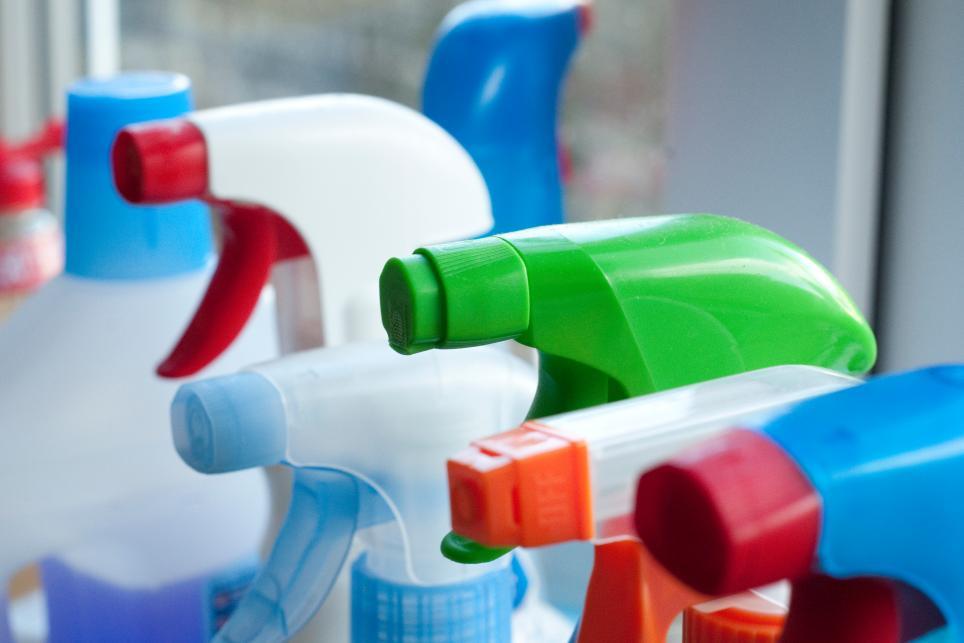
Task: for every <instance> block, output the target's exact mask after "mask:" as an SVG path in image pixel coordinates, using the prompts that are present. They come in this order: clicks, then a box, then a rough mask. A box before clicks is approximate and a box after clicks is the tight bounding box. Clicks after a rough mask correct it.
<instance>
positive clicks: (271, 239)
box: [157, 202, 308, 378]
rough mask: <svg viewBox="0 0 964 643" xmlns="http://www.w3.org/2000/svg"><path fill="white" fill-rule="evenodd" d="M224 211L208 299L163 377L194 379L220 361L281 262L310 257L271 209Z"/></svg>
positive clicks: (226, 207) (225, 207)
mask: <svg viewBox="0 0 964 643" xmlns="http://www.w3.org/2000/svg"><path fill="white" fill-rule="evenodd" d="M215 205H218V206H220V207H221V209H222V211H221V218H222V222H223V242H222V247H221V256H220V259H219V261H218V265H217V268H216V269H215V271H214V276H213V277H212V279H211V283H210V284H209V285H208V288H207V291H206V292H205V293H204V298H203V299H202V300H201V303H200V305H199V306H198V308H197V311H196V312H195V313H194V316H193V317H192V319H191V322H190V324H189V325H188V327H187V330H185V331H184V334H183V335H182V336H181V339H180V340H179V341H178V342H177V345H176V346H175V347H174V349H173V350H172V351H171V353H170V354H169V355H168V357H167V358H166V359H165V360H164V361H163V362H161V364H160V365H159V366H158V367H157V374H158V375H160V376H161V377H168V378H176V377H185V376H188V375H193V374H195V373H197V372H198V371H200V370H201V369H202V368H204V367H205V366H207V365H208V364H210V363H211V362H212V361H214V360H215V359H217V357H218V356H219V355H221V353H223V352H224V351H225V350H226V349H227V348H228V347H229V346H230V345H231V343H232V342H233V341H234V340H235V339H236V338H237V337H238V335H239V334H240V333H241V331H242V330H243V329H244V326H245V324H246V323H247V322H248V319H249V318H250V317H251V314H252V313H253V312H254V308H255V306H257V304H258V300H259V298H260V297H261V290H262V289H263V288H264V286H265V284H267V282H268V279H269V278H270V277H271V268H272V266H273V265H274V263H275V262H276V261H280V260H283V259H288V258H292V257H297V256H300V255H303V254H307V252H308V251H307V247H306V246H305V244H304V241H303V240H302V239H301V237H300V235H298V233H297V231H295V230H294V228H292V227H291V225H290V224H289V223H288V222H287V221H285V220H284V219H282V218H281V217H279V216H278V215H277V214H275V213H274V212H272V211H271V210H269V209H267V208H264V207H261V206H253V205H241V204H237V203H228V202H216V203H215Z"/></svg>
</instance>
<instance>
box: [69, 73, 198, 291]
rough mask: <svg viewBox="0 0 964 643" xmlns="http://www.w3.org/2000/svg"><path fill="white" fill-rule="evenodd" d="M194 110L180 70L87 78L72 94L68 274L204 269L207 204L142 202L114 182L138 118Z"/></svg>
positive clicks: (142, 275) (134, 275) (115, 275)
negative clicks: (120, 153)
mask: <svg viewBox="0 0 964 643" xmlns="http://www.w3.org/2000/svg"><path fill="white" fill-rule="evenodd" d="M192 107H193V104H192V98H191V83H190V81H189V80H188V79H187V77H185V76H182V75H179V74H169V73H160V72H148V73H132V74H121V75H118V76H113V77H110V78H106V79H85V80H81V81H78V82H76V83H74V84H73V85H72V86H71V87H70V89H69V90H68V93H67V144H66V159H67V162H66V167H67V193H66V208H65V214H64V218H65V238H66V250H67V262H66V272H67V273H69V274H72V275H77V276H80V277H89V278H93V279H149V278H153V277H165V276H172V275H177V274H181V273H185V272H191V271H194V270H198V269H200V268H201V267H203V266H204V265H205V264H206V263H207V261H208V260H209V259H210V256H211V252H212V244H211V225H210V221H209V219H208V215H207V208H206V207H205V206H204V205H203V204H201V203H200V202H197V201H191V202H185V203H178V204H175V205H168V206H161V207H141V206H134V205H131V204H129V203H127V202H126V201H124V200H123V199H122V198H121V196H120V195H119V194H118V193H117V190H116V188H115V187H114V180H113V175H112V170H111V159H110V149H111V145H112V144H113V141H114V137H115V136H116V134H117V132H118V130H120V129H121V128H122V127H124V126H126V125H129V124H131V123H137V122H140V121H148V120H155V119H161V118H172V117H176V116H181V115H183V114H185V113H186V112H188V111H190V110H191V109H192Z"/></svg>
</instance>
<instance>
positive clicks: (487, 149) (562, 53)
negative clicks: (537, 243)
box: [422, 0, 580, 234]
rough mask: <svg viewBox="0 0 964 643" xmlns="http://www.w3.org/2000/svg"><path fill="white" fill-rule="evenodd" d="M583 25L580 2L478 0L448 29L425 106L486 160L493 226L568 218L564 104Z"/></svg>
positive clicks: (432, 64)
mask: <svg viewBox="0 0 964 643" xmlns="http://www.w3.org/2000/svg"><path fill="white" fill-rule="evenodd" d="M579 24H580V6H579V4H578V3H576V2H572V3H568V4H567V3H564V2H559V1H558V0H541V1H536V2H529V3H525V4H522V3H518V2H513V1H507V0H496V1H492V0H477V1H475V2H466V3H464V4H461V5H459V6H458V7H456V8H455V9H454V10H453V11H452V12H451V13H450V14H449V15H448V17H447V18H446V19H445V21H444V22H443V23H442V26H441V27H440V29H439V33H438V35H437V39H436V42H435V47H434V49H433V51H432V54H431V57H430V59H429V64H428V71H427V72H426V74H425V84H424V87H423V89H422V110H423V112H424V113H425V115H426V116H428V117H429V118H431V119H432V120H433V121H435V122H436V123H438V124H439V125H441V126H442V127H443V128H445V130H446V131H448V132H449V133H450V134H451V135H452V136H453V137H454V138H455V139H456V140H457V141H458V142H459V143H461V144H462V146H463V147H465V149H466V151H468V153H469V154H470V155H471V156H472V159H473V160H474V161H475V163H476V165H478V166H479V170H480V171H481V172H482V176H483V177H484V178H485V182H486V185H487V186H488V188H489V194H490V197H491V199H492V216H493V217H494V218H495V226H494V227H493V229H492V232H491V233H492V234H496V233H500V232H510V231H513V230H521V229H524V228H531V227H534V226H540V225H550V224H555V223H562V220H563V203H562V181H561V177H560V171H559V151H558V146H557V141H556V135H557V131H556V128H557V112H558V103H559V94H560V88H561V87H562V84H563V82H564V80H565V74H566V70H567V68H568V65H569V60H570V58H571V57H572V55H573V53H574V52H575V50H576V48H577V47H578V45H579V40H580V35H579V32H580V27H579Z"/></svg>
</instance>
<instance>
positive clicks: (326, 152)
mask: <svg viewBox="0 0 964 643" xmlns="http://www.w3.org/2000/svg"><path fill="white" fill-rule="evenodd" d="M187 119H188V120H189V121H190V123H191V125H193V127H194V128H196V130H197V131H200V132H201V134H202V135H203V142H204V152H205V158H206V163H201V162H200V161H199V160H198V156H199V153H198V152H197V147H198V145H199V143H198V141H197V139H196V137H195V136H194V135H190V136H188V135H185V132H190V131H192V130H191V128H190V127H188V126H186V125H184V124H183V123H182V124H180V125H179V124H175V123H171V122H166V123H156V124H152V125H143V126H139V127H137V128H132V129H130V130H128V131H127V132H125V133H124V134H123V135H122V137H121V138H120V139H119V140H118V152H117V155H116V156H115V161H116V162H117V163H119V164H121V165H118V166H115V174H116V176H117V177H118V182H119V183H120V184H123V185H124V191H125V194H127V195H128V196H131V197H138V196H140V197H141V198H150V200H152V201H164V200H165V198H166V199H171V200H174V199H180V198H184V197H186V196H197V197H201V196H205V195H209V196H210V197H212V198H214V199H218V200H219V202H218V204H219V209H220V210H221V211H222V212H227V213H229V214H230V216H226V217H225V218H224V225H225V228H226V234H227V235H229V237H230V238H231V240H232V243H231V244H229V245H226V246H225V248H224V250H223V251H222V257H221V267H223V269H220V267H219V270H218V273H217V278H216V279H215V280H214V281H212V283H211V288H210V289H209V290H208V293H207V294H206V295H205V299H204V301H203V302H202V303H201V306H200V308H199V309H198V313H197V314H196V315H195V317H194V320H193V321H192V322H191V324H190V326H189V327H188V329H187V331H186V332H185V334H184V337H183V339H182V340H181V342H180V343H179V344H178V346H177V348H176V349H175V350H174V351H173V353H172V354H171V356H170V357H169V358H168V359H167V360H166V361H165V362H164V364H163V367H162V369H161V372H162V374H163V375H165V376H171V377H175V376H183V375H187V374H190V373H193V372H196V371H197V370H198V369H199V368H202V367H203V366H204V365H205V364H206V363H208V362H209V361H210V360H211V359H213V358H214V357H216V356H217V355H218V354H219V353H220V351H222V350H223V349H224V348H225V347H227V346H228V345H230V343H231V341H233V339H234V337H235V336H236V335H237V333H238V332H240V330H241V328H243V327H244V323H245V321H246V320H247V316H248V314H250V311H251V309H252V306H253V302H255V301H257V295H258V293H260V292H261V289H262V287H263V286H264V285H265V283H266V282H267V279H268V277H269V276H270V274H271V267H272V265H273V264H275V263H276V262H279V261H284V260H286V259H294V258H297V257H299V256H306V255H307V254H308V253H310V256H311V258H312V259H313V260H314V263H315V274H316V277H315V278H316V279H317V281H316V282H315V283H314V285H313V286H312V287H311V290H313V291H314V292H315V293H320V300H315V299H309V300H307V303H304V304H300V305H301V306H303V307H304V308H306V310H300V311H298V310H296V311H295V312H294V315H293V316H294V317H295V318H296V320H295V323H296V324H301V325H307V326H313V327H315V328H317V329H318V330H316V331H314V332H313V333H311V336H312V337H313V338H315V341H307V342H305V341H297V340H296V339H284V340H283V341H285V342H286V343H288V344H291V345H293V346H294V347H296V348H306V347H309V346H312V345H317V344H320V343H321V342H322V341H323V342H324V343H325V344H326V345H338V344H342V343H344V342H345V341H348V340H352V339H359V338H365V337H372V336H374V335H375V334H376V332H375V330H374V329H373V328H371V327H370V326H367V325H366V323H365V321H364V319H365V317H366V316H369V315H372V316H373V317H374V318H375V319H376V320H377V316H375V315H374V311H375V310H376V308H377V304H376V302H375V298H376V292H375V283H376V281H377V274H378V268H379V264H380V261H381V260H382V259H383V258H384V257H385V256H386V255H389V254H391V253H393V252H398V251H399V250H400V249H402V248H408V247H411V245H413V244H415V243H419V242H420V241H421V242H424V241H425V240H429V239H434V240H439V241H441V240H446V239H455V238H462V237H466V236H470V235H473V234H478V233H479V232H482V231H484V230H486V229H488V228H489V227H490V226H491V221H492V219H491V216H490V208H489V200H488V195H487V194H486V191H485V184H484V182H483V181H482V177H481V176H480V174H479V172H478V169H477V168H476V167H475V164H474V163H473V162H472V160H471V159H470V158H469V156H468V155H467V154H466V153H465V151H464V150H463V149H462V148H461V147H460V146H459V145H458V143H456V142H455V141H454V140H453V139H452V138H451V137H450V136H449V135H448V134H447V133H445V132H444V131H443V130H442V129H441V128H439V127H438V126H437V125H435V124H433V123H432V122H430V121H429V120H428V119H426V118H425V117H423V116H421V115H420V114H417V113H416V112H413V111H411V110H409V109H407V108H404V107H401V106H399V105H396V104H393V103H390V102H388V101H384V100H380V99H376V98H371V97H367V96H353V95H348V94H332V95H325V96H311V97H305V98H293V99H283V100H275V101H265V102H262V103H251V104H246V105H239V106H235V107H226V108H219V109H213V110H207V111H202V112H195V113H193V114H191V115H190V116H189V117H187ZM346 131H350V132H351V136H346ZM165 133H166V134H167V137H168V139H167V141H166V142H165V140H164V135H165ZM125 141H126V142H125ZM146 141H149V144H148V143H147V142H146ZM185 141H187V142H186V143H185ZM141 142H144V143H143V144H142V143H141ZM185 145H186V146H187V147H188V148H189V151H190V153H187V152H185V149H184V146H185ZM120 150H126V151H123V152H121V151H120ZM185 157H188V158H189V159H190V162H189V163H188V165H187V166H186V167H184V168H183V169H184V171H185V172H188V171H193V172H194V173H195V174H196V176H194V177H193V178H192V179H188V178H185V177H181V176H180V175H178V177H177V178H178V180H176V181H165V180H163V179H161V180H155V178H156V176H155V175H154V174H153V173H151V172H148V173H145V172H143V171H139V170H138V168H145V167H148V166H149V167H154V168H162V167H164V166H165V164H167V163H176V162H177V161H178V160H179V159H182V158H185ZM122 162H123V163H122ZM266 167H273V168H284V171H283V172H282V171H279V172H265V171H264V168H266ZM202 168H206V175H207V181H206V182H205V181H203V180H202V178H203V177H202V176H201V174H202ZM137 179H140V183H139V184H138V183H137V181H136V180H137ZM184 186H193V188H194V191H195V193H194V194H188V193H186V191H185V189H184ZM373 186H376V187H375V188H373ZM165 189H167V190H169V191H168V192H165V191H164V190H165ZM237 204H245V205H244V206H243V209H241V210H239V206H238V205H237ZM253 206H258V207H253ZM376 229H377V230H378V231H379V233H378V234H377V235H375V234H371V232H372V230H376ZM249 262H252V263H251V264H249ZM249 265H250V267H249V268H248V269H245V266H249ZM309 276H310V275H309ZM294 304H297V302H289V304H287V305H294ZM219 311H223V312H219Z"/></svg>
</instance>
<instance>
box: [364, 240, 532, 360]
mask: <svg viewBox="0 0 964 643" xmlns="http://www.w3.org/2000/svg"><path fill="white" fill-rule="evenodd" d="M380 286H381V292H382V323H383V324H384V326H385V330H386V331H388V339H389V342H390V343H391V345H392V347H393V348H394V349H395V350H397V351H398V352H400V353H404V354H412V353H417V352H419V351H422V350H426V349H428V348H436V347H438V348H458V347H463V346H478V345H480V344H491V343H493V342H497V341H501V340H503V339H509V338H512V337H517V336H518V335H519V334H520V333H522V332H523V331H524V330H525V329H526V328H528V326H529V283H528V279H527V275H526V267H525V263H524V262H523V260H522V257H521V256H520V255H519V253H518V252H517V251H516V250H515V248H513V246H512V245H510V244H509V243H507V242H506V241H504V240H503V239H501V238H499V237H486V238H484V239H476V240H473V241H471V242H469V243H458V242H457V243H448V244H441V245H437V246H432V247H431V248H429V249H422V250H419V251H417V252H416V254H414V255H412V256H410V257H404V258H402V259H397V258H396V259H391V260H389V262H388V263H387V264H385V268H384V269H383V270H382V275H381V280H380Z"/></svg>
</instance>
